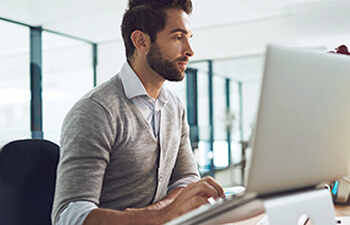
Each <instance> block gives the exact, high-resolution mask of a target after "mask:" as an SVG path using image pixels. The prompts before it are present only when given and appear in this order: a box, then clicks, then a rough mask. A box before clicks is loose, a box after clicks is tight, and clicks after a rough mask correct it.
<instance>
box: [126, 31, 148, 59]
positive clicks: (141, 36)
mask: <svg viewBox="0 0 350 225" xmlns="http://www.w3.org/2000/svg"><path fill="white" fill-rule="evenodd" d="M130 38H131V41H132V43H133V44H134V46H135V48H136V49H137V50H139V51H140V52H143V53H146V52H147V51H148V49H149V46H150V37H149V36H148V34H145V33H144V32H142V31H140V30H135V31H134V32H132V34H131V37H130Z"/></svg>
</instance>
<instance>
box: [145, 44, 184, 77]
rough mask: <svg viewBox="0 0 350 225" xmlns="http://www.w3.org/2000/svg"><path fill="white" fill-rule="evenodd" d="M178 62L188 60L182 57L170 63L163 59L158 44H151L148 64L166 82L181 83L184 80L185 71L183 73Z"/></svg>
mask: <svg viewBox="0 0 350 225" xmlns="http://www.w3.org/2000/svg"><path fill="white" fill-rule="evenodd" d="M178 61H182V62H183V61H188V58H187V57H180V58H177V59H175V60H174V61H169V60H167V59H165V58H164V57H163V55H162V53H161V52H160V49H159V47H158V46H157V44H156V43H153V44H151V47H150V50H149V52H148V55H147V63H148V65H149V66H150V67H151V68H152V69H153V70H154V71H156V72H157V73H158V74H159V75H161V76H162V77H164V78H165V79H166V80H169V81H181V80H183V79H184V76H185V74H184V72H185V71H181V70H180V69H179V68H178V67H177V66H176V62H178Z"/></svg>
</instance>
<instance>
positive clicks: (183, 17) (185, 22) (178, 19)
mask: <svg viewBox="0 0 350 225" xmlns="http://www.w3.org/2000/svg"><path fill="white" fill-rule="evenodd" d="M166 12H167V16H168V17H167V21H166V25H165V29H164V31H166V32H167V33H169V34H171V33H177V32H181V33H184V34H190V35H192V29H191V26H190V19H189V16H188V14H187V13H186V12H185V11H183V10H180V9H169V10H167V11H166Z"/></svg>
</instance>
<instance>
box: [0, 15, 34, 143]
mask: <svg viewBox="0 0 350 225" xmlns="http://www.w3.org/2000/svg"><path fill="white" fill-rule="evenodd" d="M0 31H1V35H0V49H1V51H0V68H1V70H0V145H3V144H5V143H7V142H9V141H11V140H14V139H21V138H30V137H31V133H30V96H31V95H30V81H29V77H30V76H29V70H30V66H29V62H30V59H29V58H30V56H29V29H28V28H27V27H24V26H20V25H17V24H13V23H9V22H5V21H1V20H0Z"/></svg>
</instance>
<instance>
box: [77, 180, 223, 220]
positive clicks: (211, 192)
mask: <svg viewBox="0 0 350 225" xmlns="http://www.w3.org/2000/svg"><path fill="white" fill-rule="evenodd" d="M224 196H225V194H224V190H223V189H222V187H221V186H220V185H219V184H218V183H217V182H216V181H215V180H214V179H213V178H211V177H206V178H203V179H202V180H200V181H198V182H195V183H191V184H189V185H188V186H187V187H186V188H179V189H176V190H174V191H172V192H171V193H170V194H169V195H168V196H167V197H166V198H165V199H163V200H161V201H159V202H157V203H155V204H153V205H150V206H148V207H145V208H139V209H134V208H133V209H126V210H124V211H117V210H112V209H102V208H98V209H94V210H92V211H91V212H90V213H89V215H88V216H87V218H86V219H85V221H84V223H83V225H115V224H121V225H129V224H132V225H136V224H142V225H144V224H152V225H153V224H164V223H166V222H168V221H170V220H172V219H175V218H176V217H178V216H181V215H182V214H185V213H187V212H189V211H191V210H193V209H195V208H197V207H199V206H201V205H203V204H206V203H208V201H207V200H208V198H210V197H212V198H214V199H216V198H218V197H224Z"/></svg>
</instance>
